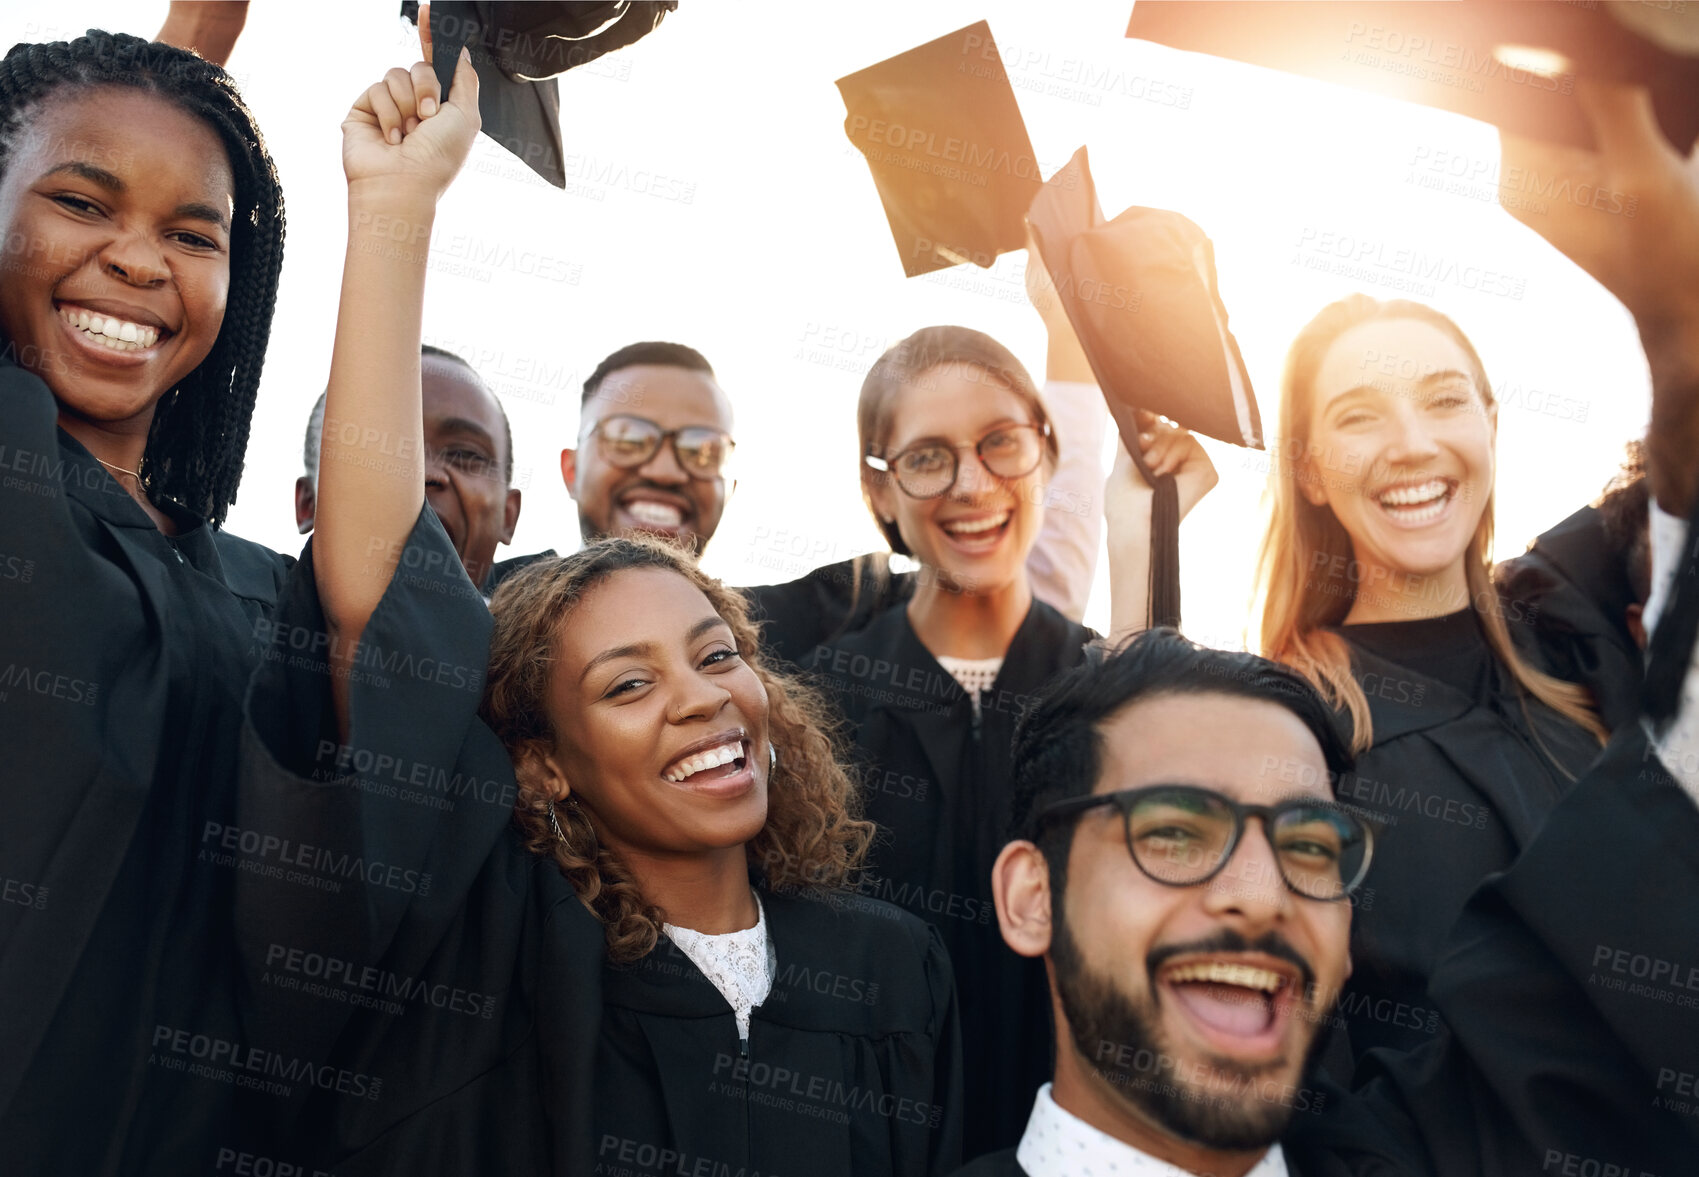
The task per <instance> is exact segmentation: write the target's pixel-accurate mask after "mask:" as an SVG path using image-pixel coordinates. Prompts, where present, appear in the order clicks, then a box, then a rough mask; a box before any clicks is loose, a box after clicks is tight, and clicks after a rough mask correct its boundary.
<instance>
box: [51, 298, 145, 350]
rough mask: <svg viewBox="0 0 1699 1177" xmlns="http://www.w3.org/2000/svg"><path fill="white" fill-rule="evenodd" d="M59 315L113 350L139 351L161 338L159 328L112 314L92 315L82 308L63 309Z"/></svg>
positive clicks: (93, 339)
mask: <svg viewBox="0 0 1699 1177" xmlns="http://www.w3.org/2000/svg"><path fill="white" fill-rule="evenodd" d="M59 315H60V317H61V318H63V319H64V320H65V322H67V323H69V324H70V325H71V326H73V327H76V328H77V329H79V330H80V331H82V332H83V333H84V334H85V335H86V336H87V337H88V339H89V340H90V341H91V342H94V343H98V344H101V345H102V346H104V347H107V348H110V349H111V350H112V351H139V350H141V349H142V348H148V347H152V346H153V345H154V344H155V343H156V342H158V340H159V330H158V328H155V327H144V326H143V325H142V324H140V323H131V322H129V321H128V320H125V319H118V318H113V317H112V316H110V315H92V314H90V313H89V312H88V311H85V310H83V309H81V308H77V309H75V310H70V309H62V310H60V312H59Z"/></svg>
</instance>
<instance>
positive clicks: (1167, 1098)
mask: <svg viewBox="0 0 1699 1177" xmlns="http://www.w3.org/2000/svg"><path fill="white" fill-rule="evenodd" d="M1058 898H1059V897H1058ZM1058 906H1059V907H1063V905H1061V904H1060V903H1058ZM1050 960H1051V964H1052V965H1053V966H1054V967H1055V972H1056V995H1057V997H1058V998H1059V999H1060V1000H1061V1003H1062V1012H1063V1013H1064V1014H1066V1015H1067V1018H1068V1029H1069V1031H1070V1033H1071V1035H1072V1037H1073V1040H1074V1047H1075V1049H1076V1050H1078V1051H1079V1054H1080V1057H1081V1058H1082V1059H1084V1060H1085V1063H1086V1065H1087V1066H1089V1067H1090V1068H1091V1069H1092V1070H1094V1071H1096V1072H1097V1073H1098V1074H1099V1075H1101V1076H1102V1077H1103V1078H1104V1079H1105V1080H1106V1081H1107V1082H1109V1083H1110V1084H1111V1085H1112V1086H1113V1087H1114V1088H1115V1089H1116V1091H1117V1092H1118V1093H1119V1094H1120V1095H1121V1098H1123V1099H1124V1100H1125V1101H1126V1102H1128V1103H1130V1104H1133V1105H1134V1106H1136V1107H1137V1108H1138V1109H1139V1110H1140V1111H1142V1112H1143V1113H1144V1115H1145V1116H1146V1117H1147V1118H1148V1119H1150V1120H1152V1121H1154V1122H1155V1123H1157V1124H1160V1125H1161V1126H1162V1127H1163V1128H1166V1129H1167V1130H1168V1131H1170V1132H1172V1133H1173V1134H1174V1135H1176V1136H1178V1137H1181V1138H1182V1139H1184V1140H1188V1141H1191V1142H1193V1143H1195V1144H1201V1145H1204V1146H1206V1147H1209V1148H1215V1149H1221V1150H1222V1151H1248V1150H1250V1149H1255V1148H1267V1147H1268V1146H1269V1145H1272V1144H1274V1143H1275V1142H1276V1141H1278V1140H1279V1139H1280V1138H1281V1137H1282V1136H1283V1135H1285V1132H1286V1127H1287V1125H1288V1124H1289V1123H1290V1122H1291V1120H1292V1114H1293V1112H1294V1110H1296V1109H1295V1108H1294V1107H1293V1105H1292V1103H1291V1102H1288V1100H1289V1099H1290V1098H1292V1097H1295V1096H1300V1093H1299V1092H1298V1091H1296V1090H1295V1089H1294V1087H1293V1086H1289V1085H1287V1084H1286V1083H1285V1082H1284V1081H1282V1080H1280V1079H1278V1078H1272V1077H1269V1075H1268V1072H1270V1071H1273V1070H1275V1069H1277V1068H1282V1067H1284V1065H1285V1064H1284V1061H1283V1060H1282V1061H1277V1062H1274V1063H1261V1064H1255V1065H1245V1064H1240V1063H1236V1062H1234V1061H1233V1060H1231V1059H1226V1058H1222V1057H1220V1056H1215V1055H1211V1056H1208V1057H1206V1059H1204V1060H1203V1061H1201V1062H1199V1063H1195V1064H1194V1063H1187V1064H1185V1066H1184V1067H1183V1068H1182V1067H1181V1066H1180V1065H1179V1064H1180V1059H1179V1056H1177V1055H1176V1054H1175V1052H1174V1051H1173V1050H1171V1049H1170V1048H1169V1046H1168V1044H1167V1043H1166V1042H1165V1041H1164V1039H1163V1035H1162V1031H1161V1013H1160V1011H1159V1010H1158V1009H1157V1008H1156V1003H1155V1000H1154V998H1153V999H1147V1000H1144V1001H1139V1000H1135V999H1134V998H1132V997H1130V996H1128V995H1127V994H1126V993H1124V992H1122V991H1121V990H1120V989H1118V988H1117V987H1116V986H1115V984H1114V983H1113V982H1112V981H1110V980H1109V979H1108V978H1106V977H1104V976H1102V975H1101V974H1099V973H1096V972H1093V971H1092V970H1091V969H1090V968H1089V967H1088V966H1087V965H1086V963H1085V961H1084V959H1083V958H1082V957H1081V956H1080V953H1079V948H1078V945H1077V944H1076V943H1075V941H1074V937H1073V935H1072V931H1071V929H1070V928H1069V920H1068V917H1067V913H1066V910H1065V907H1064V909H1063V912H1062V918H1061V919H1059V920H1057V921H1056V931H1055V934H1054V935H1053V937H1052V939H1051V944H1050ZM1306 988H1308V986H1306ZM1297 1016H1300V1017H1301V1016H1304V1015H1302V1014H1298V1015H1297ZM1324 1025H1325V1023H1324ZM1325 1040H1326V1034H1325V1032H1324V1033H1318V1034H1316V1035H1315V1036H1314V1037H1313V1038H1312V1040H1311V1042H1310V1045H1309V1049H1308V1050H1307V1051H1306V1052H1305V1058H1304V1065H1303V1067H1302V1069H1301V1070H1300V1073H1299V1081H1301V1078H1302V1076H1304V1075H1308V1074H1310V1073H1311V1070H1312V1068H1313V1065H1314V1063H1315V1061H1316V1059H1317V1057H1318V1056H1319V1055H1320V1053H1321V1049H1322V1047H1323V1045H1324V1044H1325ZM1182 1069H1183V1070H1184V1071H1185V1072H1187V1073H1186V1074H1177V1073H1176V1072H1177V1071H1179V1070H1182ZM1198 1073H1201V1074H1202V1075H1204V1076H1206V1077H1207V1081H1206V1082H1204V1083H1201V1084H1200V1083H1197V1082H1195V1081H1194V1078H1195V1076H1196V1075H1197V1074H1198ZM1270 1093H1272V1094H1273V1097H1272V1098H1271V1097H1270ZM1281 1096H1285V1097H1286V1098H1281Z"/></svg>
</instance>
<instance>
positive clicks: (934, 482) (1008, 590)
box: [806, 327, 1215, 1156]
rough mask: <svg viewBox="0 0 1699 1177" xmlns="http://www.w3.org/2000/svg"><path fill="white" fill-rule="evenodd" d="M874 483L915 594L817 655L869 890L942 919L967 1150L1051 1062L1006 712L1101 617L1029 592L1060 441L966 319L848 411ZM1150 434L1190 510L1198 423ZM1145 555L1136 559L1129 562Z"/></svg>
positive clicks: (1120, 565)
mask: <svg viewBox="0 0 1699 1177" xmlns="http://www.w3.org/2000/svg"><path fill="white" fill-rule="evenodd" d="M857 429H858V432H859V435H860V441H861V447H862V453H863V454H864V455H865V457H864V459H863V463H862V469H861V478H862V488H863V493H864V496H865V498H866V500H867V503H868V507H869V509H870V510H871V511H872V512H873V514H874V517H875V519H876V521H877V522H878V525H879V529H880V531H881V532H883V533H884V535H885V538H886V540H887V542H889V543H890V545H891V548H892V550H893V551H896V552H899V553H902V554H904V555H910V556H912V557H913V558H914V559H916V560H917V561H918V562H919V563H920V565H921V570H920V572H919V574H918V579H917V586H916V589H915V593H914V596H913V598H912V599H911V600H909V601H906V602H898V603H896V604H893V605H890V606H887V607H886V608H885V609H884V610H883V611H881V612H880V613H878V614H876V615H875V616H874V617H873V618H872V619H871V620H870V621H869V622H868V624H867V625H866V627H865V628H863V629H862V630H860V631H858V632H856V633H853V634H849V635H846V636H844V637H842V638H839V639H836V640H834V641H831V642H826V643H823V644H822V645H820V646H819V647H818V648H817V649H816V650H815V651H814V652H813V653H812V655H811V657H810V659H809V660H808V662H807V664H806V665H807V667H808V668H809V669H810V670H811V671H812V672H814V674H815V675H816V676H817V678H818V680H819V681H820V682H821V683H822V684H823V685H825V686H826V687H827V689H828V690H830V691H831V692H832V694H833V696H834V697H835V699H836V700H837V702H838V704H839V707H840V708H841V710H842V712H843V714H844V716H845V717H846V718H847V719H848V721H849V725H850V728H849V731H850V738H851V740H852V741H853V743H854V745H855V748H856V752H857V756H858V759H859V762H860V770H861V773H862V780H863V784H864V788H865V792H866V796H867V815H868V817H869V818H871V819H872V820H873V821H874V822H875V823H877V824H878V825H879V826H880V828H881V830H882V833H881V837H880V840H879V841H878V842H877V843H876V844H875V847H874V850H873V852H872V854H871V856H870V860H869V869H868V872H867V874H866V875H865V876H864V877H863V879H862V880H861V885H860V889H861V890H862V892H863V893H865V894H869V895H873V896H877V897H879V898H882V899H887V900H892V901H894V902H896V903H898V904H900V905H901V906H903V907H906V908H907V909H909V910H910V911H912V912H914V913H915V914H917V915H920V916H922V917H923V918H926V919H929V920H930V921H931V922H932V923H933V925H934V926H935V927H936V928H937V929H938V930H939V931H940V932H941V933H942V934H943V937H944V943H945V944H946V945H947V946H948V947H949V950H950V956H951V961H952V963H953V964H954V966H955V973H956V977H957V985H958V987H959V989H960V992H961V998H962V1028H963V1029H962V1035H963V1059H964V1069H965V1074H966V1077H967V1078H966V1081H967V1084H968V1088H967V1092H968V1095H967V1106H968V1120H967V1126H966V1133H965V1137H964V1148H965V1150H966V1153H967V1155H969V1156H973V1155H977V1154H978V1153H980V1152H984V1151H986V1150H988V1149H991V1148H995V1147H1001V1146H1002V1145H1004V1144H1007V1143H1009V1142H1011V1141H1012V1140H1013V1134H1014V1133H1015V1131H1016V1130H1017V1129H1018V1127H1019V1115H1020V1112H1021V1109H1022V1108H1024V1107H1025V1105H1026V1102H1027V1101H1028V1100H1029V1099H1030V1098H1031V1095H1032V1092H1033V1090H1035V1089H1036V1087H1037V1085H1038V1084H1039V1083H1040V1082H1042V1081H1043V1077H1044V1073H1045V1071H1046V1069H1047V1068H1048V1066H1049V1060H1050V1028H1049V1014H1048V1009H1047V1003H1046V1001H1045V998H1044V978H1043V975H1042V972H1040V971H1039V970H1037V968H1036V966H1033V965H1032V964H1031V963H1030V962H1022V961H1018V960H1015V959H1012V958H1010V957H1009V956H1008V954H1006V953H1005V952H1003V950H1002V946H1001V944H1000V943H999V941H998V937H997V935H996V929H995V925H994V922H993V920H992V913H991V907H990V894H989V890H988V886H989V882H990V869H991V863H992V861H993V860H994V859H995V857H996V854H997V851H998V850H999V849H1000V848H1001V846H1002V843H1003V838H1004V832H1005V831H1006V829H1007V823H1008V816H1009V815H1008V805H1009V792H1008V785H1009V777H1008V756H1009V746H1010V740H1011V738H1012V735H1013V728H1014V722H1015V719H1016V717H1017V716H1018V714H1019V712H1020V710H1021V708H1022V707H1023V706H1024V705H1025V703H1026V702H1027V701H1028V700H1029V699H1030V697H1031V695H1032V693H1033V692H1035V691H1037V690H1038V688H1039V687H1041V686H1042V685H1043V684H1044V682H1045V681H1047V680H1048V679H1049V678H1050V677H1051V676H1052V675H1054V674H1055V673H1057V672H1058V671H1060V670H1062V669H1064V668H1066V667H1068V666H1072V665H1074V664H1075V663H1077V662H1078V661H1079V659H1080V658H1081V657H1082V648H1083V646H1084V644H1085V643H1086V642H1087V641H1089V640H1090V639H1092V638H1093V637H1094V636H1095V635H1094V634H1093V633H1092V632H1091V631H1089V630H1087V629H1085V628H1084V627H1083V626H1081V625H1079V624H1077V623H1075V622H1072V621H1070V620H1068V619H1067V618H1065V617H1063V616H1062V615H1061V614H1060V613H1058V612H1057V611H1056V610H1055V609H1053V608H1051V607H1050V606H1049V605H1047V604H1045V603H1044V602H1043V601H1041V600H1038V599H1036V598H1035V596H1034V594H1033V591H1032V587H1031V583H1030V580H1029V578H1028V573H1027V569H1026V559H1027V554H1028V552H1029V551H1030V549H1031V547H1032V545H1033V542H1034V539H1035V538H1036V536H1037V535H1038V533H1039V530H1040V528H1041V526H1042V525H1043V519H1044V517H1045V514H1046V510H1045V507H1044V502H1045V491H1044V482H1045V478H1046V476H1047V475H1048V473H1049V471H1050V470H1051V469H1052V468H1053V465H1054V462H1055V460H1056V455H1057V449H1058V445H1059V444H1065V442H1063V441H1062V440H1061V439H1058V437H1057V436H1056V433H1055V430H1054V429H1053V428H1052V426H1051V423H1050V420H1049V417H1048V415H1047V414H1046V412H1045V409H1044V405H1043V403H1042V402H1041V400H1040V399H1039V396H1038V393H1037V390H1036V389H1035V388H1034V386H1033V382H1032V378H1031V377H1030V376H1028V375H1027V372H1026V370H1025V368H1023V367H1022V366H1021V364H1020V361H1019V360H1017V359H1016V358H1015V357H1014V356H1013V355H1012V354H1011V353H1010V352H1009V351H1008V349H1006V348H1004V347H1003V346H1002V345H1001V344H999V343H998V342H997V341H995V340H993V339H992V338H990V337H989V336H987V335H984V334H982V333H980V332H978V331H973V330H970V329H968V328H965V327H929V328H925V329H923V330H921V331H918V332H916V333H915V334H913V335H911V336H909V337H908V338H907V339H905V340H903V341H902V342H901V343H898V344H897V345H896V346H894V347H893V348H892V349H891V350H890V351H888V352H886V353H885V355H884V356H882V357H881V358H880V359H879V361H878V362H877V363H876V364H875V365H874V366H873V369H872V370H871V371H870V372H869V373H868V375H867V379H866V381H865V382H864V383H863V384H862V391H861V400H860V404H859V406H858V409H857ZM1149 437H1150V440H1149V443H1148V444H1149V446H1150V449H1149V450H1148V451H1147V453H1148V457H1149V460H1150V461H1151V463H1152V465H1153V468H1155V469H1156V471H1157V473H1159V474H1161V473H1168V472H1176V473H1177V474H1178V476H1179V477H1180V479H1181V480H1182V482H1183V483H1184V484H1185V489H1184V490H1183V491H1182V497H1183V502H1182V507H1183V508H1185V509H1189V508H1190V507H1191V506H1192V505H1193V504H1194V503H1195V502H1196V501H1197V499H1198V498H1201V497H1202V494H1203V493H1204V491H1206V490H1207V489H1208V487H1209V486H1210V485H1212V484H1213V482H1214V479H1215V471H1214V468H1213V467H1212V466H1210V464H1209V461H1208V459H1207V457H1205V456H1204V454H1203V450H1202V447H1201V446H1199V445H1198V444H1197V443H1196V442H1195V441H1194V440H1193V439H1192V438H1191V437H1190V435H1189V434H1185V433H1183V432H1181V431H1178V430H1173V429H1168V428H1164V429H1161V430H1160V431H1153V432H1152V433H1151V434H1150V435H1149ZM1136 481H1137V475H1136V474H1135V473H1133V472H1132V468H1131V464H1130V463H1123V464H1122V465H1121V466H1118V467H1117V472H1116V474H1115V476H1114V477H1113V478H1112V482H1111V485H1112V486H1113V487H1118V488H1120V490H1119V493H1118V494H1117V501H1119V500H1120V499H1129V500H1132V501H1131V502H1130V504H1129V505H1128V507H1127V508H1126V510H1125V511H1123V512H1121V513H1120V514H1121V515H1122V516H1124V517H1126V518H1127V519H1130V520H1131V521H1132V523H1131V527H1132V530H1133V531H1134V532H1135V533H1137V534H1136V536H1135V538H1131V539H1128V538H1127V537H1126V536H1124V535H1122V534H1121V532H1120V530H1119V528H1118V525H1117V523H1116V522H1115V520H1114V519H1113V518H1112V519H1111V525H1110V530H1111V554H1112V559H1114V560H1115V563H1114V565H1113V567H1112V573H1113V575H1114V578H1115V583H1116V585H1118V586H1121V587H1120V588H1119V589H1118V591H1117V594H1116V606H1117V619H1116V625H1117V628H1120V627H1123V626H1126V627H1129V628H1130V627H1131V625H1132V623H1131V622H1128V621H1126V620H1125V619H1124V618H1123V617H1122V616H1121V614H1122V613H1123V611H1125V612H1127V614H1128V616H1133V615H1136V616H1137V619H1138V623H1139V624H1142V621H1143V599H1142V597H1139V596H1138V595H1137V594H1136V593H1129V592H1128V591H1126V588H1125V585H1126V584H1134V585H1139V586H1142V585H1143V584H1144V583H1145V581H1146V577H1145V576H1143V575H1142V574H1141V572H1142V568H1143V562H1144V560H1145V559H1146V553H1147V552H1148V551H1149V542H1148V538H1147V537H1148V531H1142V532H1141V531H1139V530H1138V528H1139V523H1140V521H1141V520H1140V511H1141V509H1142V512H1143V514H1142V523H1143V525H1144V527H1146V528H1148V523H1149V517H1150V515H1149V512H1150V508H1149V492H1148V490H1143V493H1142V496H1141V486H1142V484H1141V486H1135V485H1134V483H1135V482H1136ZM1133 565H1138V570H1135V569H1134V568H1133Z"/></svg>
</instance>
